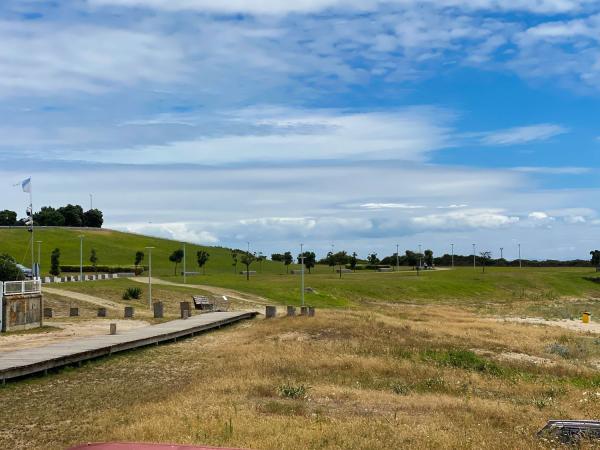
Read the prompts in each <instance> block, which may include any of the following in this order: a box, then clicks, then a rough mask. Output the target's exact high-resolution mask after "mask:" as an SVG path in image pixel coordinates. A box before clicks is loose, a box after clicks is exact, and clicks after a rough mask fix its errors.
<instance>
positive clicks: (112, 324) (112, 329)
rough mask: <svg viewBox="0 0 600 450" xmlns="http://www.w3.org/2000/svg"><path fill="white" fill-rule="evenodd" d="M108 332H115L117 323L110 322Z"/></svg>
mask: <svg viewBox="0 0 600 450" xmlns="http://www.w3.org/2000/svg"><path fill="white" fill-rule="evenodd" d="M110 334H117V324H116V323H111V324H110Z"/></svg>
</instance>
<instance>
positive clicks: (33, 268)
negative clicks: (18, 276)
mask: <svg viewBox="0 0 600 450" xmlns="http://www.w3.org/2000/svg"><path fill="white" fill-rule="evenodd" d="M29 207H30V208H31V270H32V272H33V275H34V278H36V277H35V276H36V275H37V276H38V277H39V276H40V274H39V273H37V272H38V271H37V269H36V267H35V257H34V256H33V255H34V253H35V251H34V246H35V244H34V242H35V239H34V231H33V227H34V223H33V222H34V221H33V187H32V183H31V181H29Z"/></svg>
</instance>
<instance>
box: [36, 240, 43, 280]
mask: <svg viewBox="0 0 600 450" xmlns="http://www.w3.org/2000/svg"><path fill="white" fill-rule="evenodd" d="M36 242H37V245H38V262H37V272H38V277H39V278H40V279H41V278H42V269H41V267H42V260H41V254H42V241H36Z"/></svg>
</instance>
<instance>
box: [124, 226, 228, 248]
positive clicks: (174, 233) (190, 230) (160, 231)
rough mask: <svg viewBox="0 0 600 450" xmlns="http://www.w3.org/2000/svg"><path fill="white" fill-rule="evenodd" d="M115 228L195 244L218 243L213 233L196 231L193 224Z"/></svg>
mask: <svg viewBox="0 0 600 450" xmlns="http://www.w3.org/2000/svg"><path fill="white" fill-rule="evenodd" d="M115 228H117V229H120V230H123V231H128V232H131V233H138V234H145V235H150V236H157V237H163V238H166V239H173V240H176V241H182V242H192V243H195V244H204V245H214V244H217V243H218V242H219V239H218V237H217V236H215V235H214V234H213V233H211V232H209V231H204V230H196V229H194V224H191V223H187V222H186V223H160V224H144V223H131V224H126V225H123V226H117V227H115Z"/></svg>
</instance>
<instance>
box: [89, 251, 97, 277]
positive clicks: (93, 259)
mask: <svg viewBox="0 0 600 450" xmlns="http://www.w3.org/2000/svg"><path fill="white" fill-rule="evenodd" d="M90 262H91V263H92V267H93V268H94V272H95V273H98V270H97V269H96V267H97V266H98V255H97V254H96V249H95V248H93V249H92V251H91V252H90Z"/></svg>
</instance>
